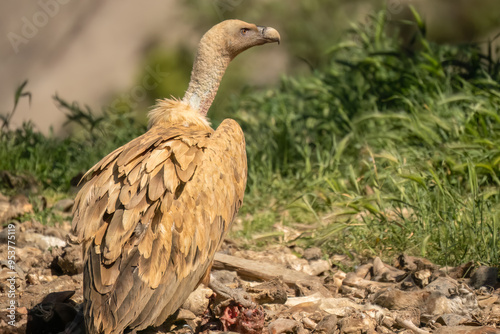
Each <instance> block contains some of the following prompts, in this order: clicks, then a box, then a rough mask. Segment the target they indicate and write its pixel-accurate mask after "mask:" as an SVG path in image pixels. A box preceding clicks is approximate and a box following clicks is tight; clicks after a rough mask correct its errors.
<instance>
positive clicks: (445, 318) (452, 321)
mask: <svg viewBox="0 0 500 334" xmlns="http://www.w3.org/2000/svg"><path fill="white" fill-rule="evenodd" d="M469 320H470V318H468V317H465V316H463V315H459V314H443V315H440V316H439V317H438V318H437V319H436V323H438V324H441V325H443V326H459V325H461V324H463V323H465V322H466V321H469Z"/></svg>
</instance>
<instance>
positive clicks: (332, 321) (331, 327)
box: [314, 314, 338, 334]
mask: <svg viewBox="0 0 500 334" xmlns="http://www.w3.org/2000/svg"><path fill="white" fill-rule="evenodd" d="M337 322H338V318H337V316H336V315H334V314H329V315H326V316H325V317H324V318H323V319H321V321H320V322H319V323H318V324H317V325H316V329H315V331H314V332H315V333H318V334H333V333H335V330H336V329H337Z"/></svg>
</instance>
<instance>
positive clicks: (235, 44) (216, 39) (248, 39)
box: [183, 20, 280, 115]
mask: <svg viewBox="0 0 500 334" xmlns="http://www.w3.org/2000/svg"><path fill="white" fill-rule="evenodd" d="M274 42H277V43H279V42H280V34H279V33H278V31H277V30H276V29H274V28H271V27H262V26H257V25H255V24H252V23H247V22H243V21H240V20H226V21H223V22H221V23H219V24H217V25H215V26H213V27H212V28H211V29H210V30H209V31H207V32H206V33H205V35H203V37H202V39H201V41H200V44H199V46H198V51H197V53H196V58H195V61H194V65H193V71H192V72H191V81H190V83H189V87H188V89H187V91H186V94H185V95H184V98H183V102H185V103H187V104H189V106H190V107H191V108H192V109H194V110H196V111H198V112H199V113H200V114H201V115H206V114H207V112H208V109H209V108H210V105H211V104H212V101H213V99H214V98H215V95H216V94H217V89H218V88H219V84H220V81H221V79H222V76H223V75H224V72H225V70H226V68H227V66H228V65H229V62H231V60H233V59H234V57H236V56H237V55H238V54H240V53H241V52H243V51H245V50H247V49H249V48H251V47H253V46H257V45H263V44H266V43H274Z"/></svg>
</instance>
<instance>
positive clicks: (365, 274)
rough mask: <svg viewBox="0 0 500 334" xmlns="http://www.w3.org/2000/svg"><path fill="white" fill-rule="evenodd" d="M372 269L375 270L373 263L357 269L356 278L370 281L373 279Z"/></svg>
mask: <svg viewBox="0 0 500 334" xmlns="http://www.w3.org/2000/svg"><path fill="white" fill-rule="evenodd" d="M372 268H373V263H365V264H362V265H360V266H359V267H358V268H357V269H356V271H355V273H356V276H358V277H359V278H363V279H367V280H369V279H371V271H372Z"/></svg>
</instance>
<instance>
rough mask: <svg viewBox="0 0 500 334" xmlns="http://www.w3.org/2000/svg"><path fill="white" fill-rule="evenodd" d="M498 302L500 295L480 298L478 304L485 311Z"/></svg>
mask: <svg viewBox="0 0 500 334" xmlns="http://www.w3.org/2000/svg"><path fill="white" fill-rule="evenodd" d="M498 300H499V296H498V295H489V296H480V297H478V298H477V303H478V305H479V307H480V308H482V309H485V308H487V307H490V306H492V305H493V304H495V303H497V301H498Z"/></svg>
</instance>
